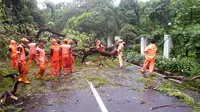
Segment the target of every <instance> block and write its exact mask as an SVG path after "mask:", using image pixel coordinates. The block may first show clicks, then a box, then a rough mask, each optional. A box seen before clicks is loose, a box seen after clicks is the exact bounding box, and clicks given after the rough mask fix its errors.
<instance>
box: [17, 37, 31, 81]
mask: <svg viewBox="0 0 200 112" xmlns="http://www.w3.org/2000/svg"><path fill="white" fill-rule="evenodd" d="M21 41H22V43H21V44H20V45H19V46H18V48H17V53H18V66H19V72H20V76H19V82H23V83H25V84H30V82H29V80H28V68H27V65H26V56H25V47H26V46H27V43H28V42H29V41H28V40H27V39H26V38H22V39H21Z"/></svg>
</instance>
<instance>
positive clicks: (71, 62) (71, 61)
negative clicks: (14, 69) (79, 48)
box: [67, 40, 75, 73]
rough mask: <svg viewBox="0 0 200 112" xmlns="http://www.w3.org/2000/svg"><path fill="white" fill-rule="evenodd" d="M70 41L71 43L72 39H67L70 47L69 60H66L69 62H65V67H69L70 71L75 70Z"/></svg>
mask: <svg viewBox="0 0 200 112" xmlns="http://www.w3.org/2000/svg"><path fill="white" fill-rule="evenodd" d="M72 43H73V41H72V40H68V45H70V46H71V47H70V50H69V61H68V63H69V64H67V67H69V69H70V72H71V73H73V72H75V70H74V68H73V64H74V57H73V55H72Z"/></svg>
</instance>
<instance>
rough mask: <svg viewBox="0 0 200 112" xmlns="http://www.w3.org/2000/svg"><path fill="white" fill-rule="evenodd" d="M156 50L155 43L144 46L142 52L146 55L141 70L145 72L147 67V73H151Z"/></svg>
mask: <svg viewBox="0 0 200 112" xmlns="http://www.w3.org/2000/svg"><path fill="white" fill-rule="evenodd" d="M156 51H157V47H156V45H155V44H150V45H149V46H147V47H146V48H145V50H144V52H145V54H146V56H145V61H144V64H143V68H142V70H141V72H145V71H146V69H147V67H149V73H150V74H153V72H154V62H155V58H156Z"/></svg>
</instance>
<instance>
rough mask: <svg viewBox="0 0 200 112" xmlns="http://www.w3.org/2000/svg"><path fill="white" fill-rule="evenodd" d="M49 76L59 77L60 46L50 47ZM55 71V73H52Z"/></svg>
mask: <svg viewBox="0 0 200 112" xmlns="http://www.w3.org/2000/svg"><path fill="white" fill-rule="evenodd" d="M50 55H51V57H50V76H51V77H52V76H54V75H56V76H59V69H60V67H59V66H60V55H61V54H60V46H59V45H58V44H57V43H56V44H54V45H53V46H52V47H51V53H50ZM54 71H55V72H54Z"/></svg>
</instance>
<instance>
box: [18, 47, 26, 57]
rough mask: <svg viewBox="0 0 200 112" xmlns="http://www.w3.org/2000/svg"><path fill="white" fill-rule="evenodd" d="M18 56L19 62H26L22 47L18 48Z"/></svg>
mask: <svg viewBox="0 0 200 112" xmlns="http://www.w3.org/2000/svg"><path fill="white" fill-rule="evenodd" d="M18 54H19V60H20V61H24V60H26V56H25V48H24V47H23V45H19V46H18Z"/></svg>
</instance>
